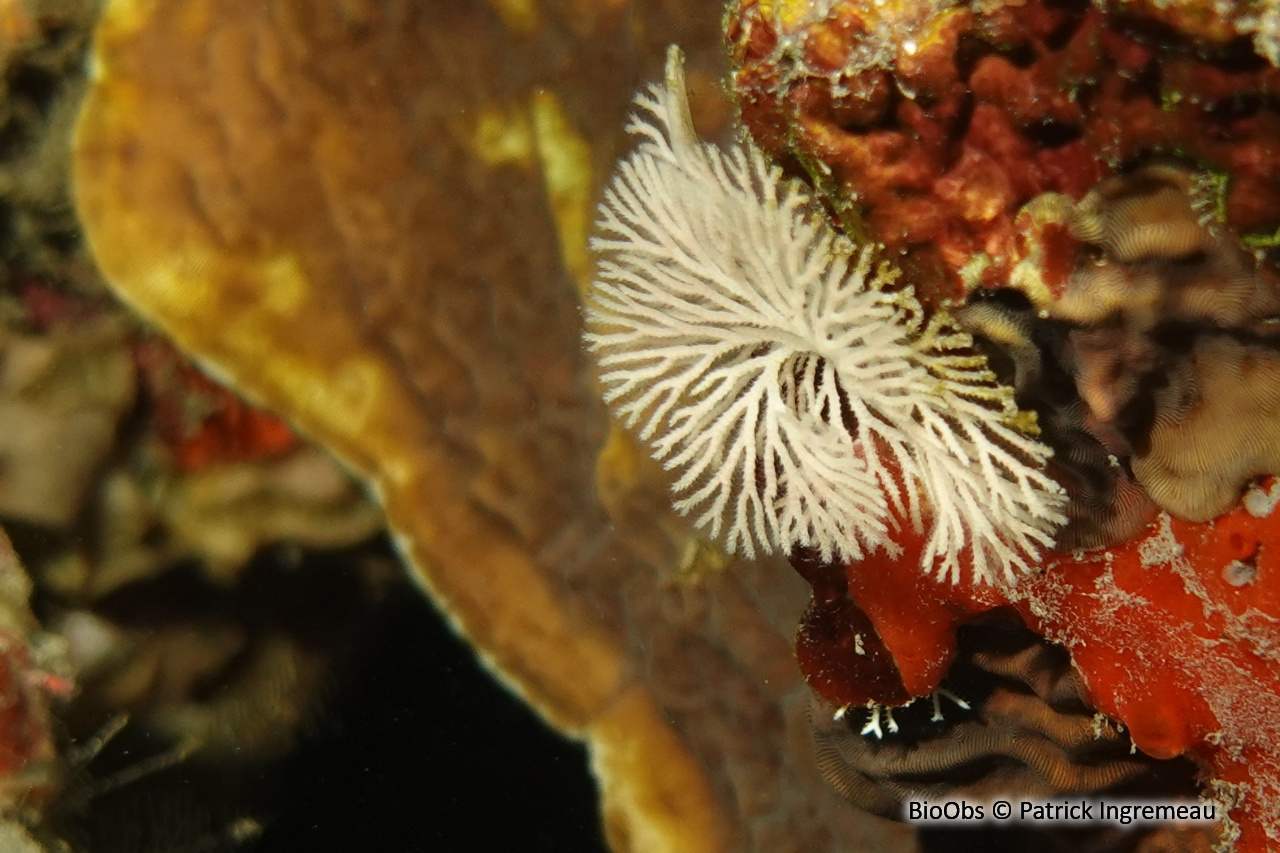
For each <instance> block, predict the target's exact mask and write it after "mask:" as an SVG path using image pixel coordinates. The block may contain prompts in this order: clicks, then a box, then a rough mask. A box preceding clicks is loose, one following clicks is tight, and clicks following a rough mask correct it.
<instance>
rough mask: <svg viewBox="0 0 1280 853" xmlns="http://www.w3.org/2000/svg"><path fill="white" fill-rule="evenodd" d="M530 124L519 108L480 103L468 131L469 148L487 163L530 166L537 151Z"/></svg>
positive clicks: (534, 160) (492, 164)
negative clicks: (471, 132) (473, 128)
mask: <svg viewBox="0 0 1280 853" xmlns="http://www.w3.org/2000/svg"><path fill="white" fill-rule="evenodd" d="M534 145H535V143H534V138H533V128H532V126H531V125H530V123H529V117H528V116H527V115H525V114H524V112H522V111H517V110H509V109H503V108H501V107H489V106H486V107H482V108H481V109H480V111H479V115H478V116H477V118H476V124H475V132H474V134H473V135H472V143H471V147H472V150H474V151H475V152H476V154H477V155H479V157H480V159H481V160H483V161H484V162H485V163H488V164H489V165H490V166H518V167H520V168H525V169H527V168H530V167H532V166H533V165H534V163H535V162H536V158H537V153H536V151H535V148H534Z"/></svg>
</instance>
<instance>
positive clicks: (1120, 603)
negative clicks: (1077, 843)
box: [798, 491, 1280, 851]
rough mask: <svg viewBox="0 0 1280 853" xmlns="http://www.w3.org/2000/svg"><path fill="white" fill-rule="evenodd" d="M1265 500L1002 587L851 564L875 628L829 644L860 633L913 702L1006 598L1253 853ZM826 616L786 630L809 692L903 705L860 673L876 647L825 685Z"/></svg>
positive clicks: (1274, 667)
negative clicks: (1206, 797)
mask: <svg viewBox="0 0 1280 853" xmlns="http://www.w3.org/2000/svg"><path fill="white" fill-rule="evenodd" d="M1260 495H1261V492H1260V491H1255V492H1254V493H1252V496H1253V497H1255V498H1258V497H1260ZM1265 503H1266V502H1265V501H1262V500H1258V501H1257V502H1256V503H1250V506H1251V507H1252V508H1253V510H1254V511H1255V512H1258V511H1259V509H1260V507H1259V504H1263V506H1262V507H1261V509H1262V510H1264V511H1265V512H1267V513H1268V514H1260V515H1253V514H1251V513H1250V511H1249V510H1247V509H1245V508H1243V507H1241V508H1239V509H1236V510H1233V511H1232V512H1230V513H1228V514H1226V515H1224V516H1221V517H1220V518H1217V519H1215V520H1214V521H1211V522H1207V523H1191V522H1185V521H1179V520H1177V519H1173V518H1170V517H1169V516H1168V515H1162V516H1161V518H1160V519H1159V521H1157V522H1156V523H1155V524H1153V525H1152V526H1151V528H1150V529H1149V531H1148V533H1147V535H1146V536H1143V537H1141V538H1139V539H1137V540H1135V541H1132V542H1129V543H1126V544H1125V545H1122V546H1118V547H1114V548H1111V549H1109V550H1107V551H1103V552H1096V553H1090V554H1087V555H1083V556H1060V557H1058V558H1056V559H1054V560H1052V561H1050V562H1049V563H1048V564H1046V566H1045V567H1044V569H1043V570H1042V571H1041V572H1039V573H1038V574H1036V575H1035V576H1033V577H1029V578H1026V579H1024V580H1022V581H1020V582H1019V583H1018V584H1017V585H1016V587H1014V588H1012V589H1005V590H1001V591H997V590H995V589H994V588H993V587H990V586H980V587H975V586H966V585H963V584H960V585H953V584H950V583H945V582H938V581H936V580H933V579H930V578H927V577H924V576H922V575H919V574H918V573H912V572H903V571H902V570H901V566H900V565H898V566H895V565H894V563H895V562H896V560H894V559H890V558H882V559H879V560H870V561H866V562H863V563H860V564H856V565H851V566H849V567H848V589H849V591H850V592H851V596H852V598H851V600H850V602H849V603H848V604H847V605H845V607H844V610H843V612H844V613H848V612H850V610H857V611H858V612H860V613H863V614H865V615H864V616H862V620H865V623H867V624H871V625H874V630H875V636H872V637H868V636H867V631H866V627H865V625H864V623H863V622H856V623H850V625H851V627H850V628H849V633H848V634H847V635H845V636H844V637H842V638H841V641H842V642H843V643H845V644H848V643H849V642H850V641H851V637H852V636H853V635H854V634H860V635H861V645H862V646H863V647H864V648H865V649H868V650H874V649H879V648H887V649H888V650H889V655H890V657H891V663H892V666H893V667H894V668H895V669H896V670H897V673H898V676H899V679H900V683H903V684H906V685H909V689H908V690H906V691H905V692H906V693H907V694H909V695H911V696H923V695H927V694H928V693H930V692H931V691H932V690H934V689H935V688H936V687H937V686H938V684H939V682H940V681H941V679H942V676H943V675H944V674H945V673H946V670H947V668H948V666H949V665H950V663H951V660H952V658H953V657H954V655H955V628H956V627H957V626H958V625H960V624H963V623H964V622H966V621H968V620H969V619H970V618H972V617H973V616H974V615H976V614H979V613H983V612H986V611H989V610H992V609H995V608H997V607H1002V606H1010V607H1012V608H1014V609H1015V610H1016V611H1017V613H1018V614H1019V615H1020V616H1021V617H1022V619H1023V620H1024V621H1025V622H1026V624H1027V625H1029V626H1030V627H1032V628H1033V629H1034V630H1036V631H1037V632H1038V633H1040V634H1042V635H1043V636H1045V637H1048V638H1050V639H1052V640H1054V641H1056V642H1058V643H1060V644H1062V645H1063V646H1065V647H1066V648H1067V649H1069V650H1070V652H1071V656H1072V660H1073V661H1074V663H1075V665H1076V667H1077V668H1078V670H1079V671H1080V672H1081V674H1082V675H1083V676H1084V679H1085V682H1086V683H1087V684H1088V687H1089V691H1090V696H1091V699H1092V701H1093V704H1094V705H1095V706H1096V707H1098V708H1099V709H1100V710H1101V711H1102V712H1104V713H1105V714H1107V715H1108V716H1110V717H1112V718H1114V719H1116V720H1119V721H1120V722H1122V723H1124V725H1125V726H1126V727H1127V728H1128V730H1129V733H1130V736H1131V737H1132V738H1133V742H1134V743H1135V744H1136V745H1137V747H1138V748H1139V749H1141V750H1143V751H1144V752H1146V753H1147V754H1149V755H1152V756H1155V757H1161V758H1171V757H1174V756H1177V755H1183V754H1191V755H1193V756H1195V757H1196V758H1197V759H1199V760H1200V761H1201V763H1202V764H1203V765H1204V766H1205V767H1206V768H1207V769H1208V770H1209V771H1210V773H1211V775H1212V779H1213V790H1212V791H1211V793H1213V794H1215V795H1217V796H1218V797H1219V798H1220V799H1221V800H1223V801H1224V802H1226V803H1235V804H1236V806H1235V808H1234V809H1233V810H1232V812H1231V817H1232V819H1233V820H1234V821H1235V822H1236V823H1237V824H1238V825H1239V830H1240V833H1241V834H1240V838H1239V841H1238V845H1237V848H1236V849H1237V850H1240V851H1250V850H1265V849H1267V845H1268V842H1269V841H1270V842H1275V841H1277V839H1280V754H1277V750H1276V744H1280V702H1278V701H1277V695H1276V693H1275V689H1274V685H1276V684H1280V528H1277V526H1276V524H1275V523H1274V520H1273V519H1271V518H1270V516H1269V512H1270V508H1269V507H1266V506H1265ZM807 574H809V575H810V576H812V573H811V572H810V573H807ZM890 577H892V578H894V579H897V578H899V577H902V578H903V582H902V583H888V582H886V581H887V579H888V578H890ZM828 597H832V594H831V593H828ZM855 600H856V602H857V605H856V606H855V605H853V601H855ZM823 612H824V607H823V605H822V604H820V603H819V604H815V605H814V606H812V607H811V609H810V611H809V614H808V616H807V618H806V620H805V622H804V624H803V625H802V628H801V631H800V634H799V639H798V646H799V648H800V649H801V653H800V662H801V665H802V666H803V667H804V668H805V670H806V674H807V675H808V676H809V679H810V683H811V684H812V685H813V686H814V687H815V689H818V690H819V692H821V693H822V694H823V695H824V696H825V697H826V698H828V699H829V700H830V701H833V702H835V703H836V704H838V705H857V704H864V703H866V702H868V701H875V702H881V703H885V704H902V700H901V699H900V698H898V697H899V696H900V694H899V693H898V692H897V691H896V690H893V689H889V690H883V689H882V684H881V683H880V682H877V681H873V680H871V679H870V677H869V675H868V673H870V672H872V671H874V670H875V669H880V670H884V669H886V668H887V667H888V666H889V663H890V661H886V660H884V659H883V658H877V657H876V655H875V654H874V652H872V653H871V654H869V655H868V656H867V657H866V660H867V661H868V667H869V668H868V669H865V670H863V671H862V672H857V673H856V674H855V675H854V677H852V678H850V677H849V676H850V673H851V672H855V671H854V670H853V668H852V667H850V666H849V665H848V664H845V665H843V666H842V667H841V668H840V669H839V673H840V674H843V675H845V680H843V681H839V680H838V679H836V678H835V675H836V672H833V671H832V670H831V669H829V668H828V667H829V665H830V662H831V658H830V657H822V656H819V655H817V654H815V652H814V651H813V649H812V647H813V646H815V645H822V646H826V647H828V648H832V647H834V648H839V647H840V643H832V642H831V638H832V635H833V634H834V629H833V628H832V626H831V625H830V624H825V625H824V626H823V627H822V629H821V631H822V633H821V635H819V634H818V633H817V632H815V628H814V624H815V616H817V615H818V614H822V613H823ZM832 681H835V682H836V686H835V687H834V688H831V687H827V686H826V685H827V684H828V683H829V682H832ZM877 688H880V692H877Z"/></svg>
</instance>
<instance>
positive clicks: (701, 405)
mask: <svg viewBox="0 0 1280 853" xmlns="http://www.w3.org/2000/svg"><path fill="white" fill-rule="evenodd" d="M687 98H688V96H687V94H686V92H685V85H684V71H683V60H682V57H681V55H680V52H679V51H678V49H676V48H672V49H671V52H670V54H669V56H668V60H667V79H666V85H665V86H661V85H654V86H653V87H651V88H650V89H649V90H648V92H646V93H643V94H641V95H640V96H639V97H638V98H637V99H636V103H637V104H638V106H639V107H640V112H639V113H638V114H637V115H635V116H633V118H632V119H631V121H630V123H629V125H628V130H629V131H630V132H631V133H633V134H635V135H636V136H638V137H640V139H641V142H640V145H639V146H638V148H637V149H636V150H635V151H634V152H632V154H631V155H630V156H628V157H627V158H626V159H625V160H623V161H622V163H621V164H620V166H619V168H618V170H617V173H616V174H615V175H614V177H613V180H612V181H611V183H610V184H609V187H608V189H607V190H606V192H605V195H604V201H603V202H602V204H601V206H600V210H599V219H598V221H597V230H598V236H597V237H596V238H595V239H594V240H593V241H592V248H593V249H594V251H595V253H596V256H597V258H598V267H597V271H596V280H595V283H594V288H593V291H592V294H591V297H590V299H589V300H588V306H587V310H586V315H587V328H588V332H587V335H586V342H587V345H588V347H589V348H590V349H591V351H592V352H593V353H594V354H595V357H596V359H597V361H598V363H599V366H600V371H601V376H602V379H603V382H604V385H605V388H606V392H605V399H606V401H607V402H608V403H609V404H610V405H611V406H612V408H613V410H614V411H615V412H616V413H617V415H618V416H619V417H620V418H621V419H622V420H623V421H624V422H625V423H626V424H627V425H628V426H630V427H632V428H635V429H637V430H638V431H639V435H640V437H641V438H642V439H643V440H644V441H646V442H648V444H649V445H650V447H651V449H652V451H653V453H654V455H655V456H656V457H657V458H658V459H659V460H660V461H661V462H662V463H663V464H664V465H665V466H666V467H667V468H669V469H672V470H674V471H675V472H676V473H677V477H678V479H677V480H676V483H675V486H674V490H675V492H676V497H677V501H676V506H677V508H678V509H679V510H680V511H681V512H684V513H686V514H690V515H692V516H693V517H694V519H695V523H696V525H697V526H698V528H699V529H701V530H703V531H705V532H706V533H707V534H708V535H710V536H711V537H713V538H716V539H718V540H719V541H721V542H722V543H723V544H724V546H725V547H726V548H727V549H728V550H729V551H730V552H731V553H732V552H741V553H744V554H746V555H747V556H754V555H755V554H756V553H757V552H760V551H762V552H766V553H767V552H772V551H774V550H776V549H780V550H783V551H789V550H790V549H792V548H794V547H797V546H803V547H808V548H813V549H815V550H816V551H818V552H819V553H820V554H821V555H822V557H823V558H824V559H828V560H830V559H834V558H837V557H842V558H848V559H859V558H861V557H862V556H863V554H864V553H866V552H867V551H868V550H872V549H876V548H882V547H895V546H893V536H894V534H895V532H898V531H899V530H900V528H901V527H902V526H903V525H906V524H909V525H912V526H913V527H915V528H916V529H917V530H922V529H923V526H924V525H925V524H928V527H929V534H928V541H927V545H926V548H925V551H924V554H923V557H922V568H923V569H924V570H926V571H935V570H936V571H937V572H938V573H939V574H941V575H944V576H948V577H950V578H951V579H952V580H953V581H954V580H957V579H958V578H959V577H960V574H961V571H962V566H963V565H965V563H966V562H967V563H968V565H970V566H971V567H972V571H973V572H974V573H975V576H976V577H977V578H979V579H983V580H991V579H994V578H995V577H996V576H997V573H1001V574H1003V575H1004V576H1006V577H1012V576H1013V574H1014V573H1016V572H1017V571H1019V570H1025V569H1027V568H1028V567H1029V565H1030V564H1031V561H1033V560H1034V559H1035V558H1036V557H1037V555H1038V552H1039V549H1040V548H1042V547H1044V546H1046V545H1049V544H1051V542H1052V534H1053V531H1054V530H1055V529H1056V528H1057V527H1058V526H1059V525H1061V524H1062V523H1063V522H1064V521H1065V518H1064V517H1063V515H1062V507H1063V503H1064V501H1065V496H1064V494H1063V492H1062V489H1061V487H1060V486H1059V485H1058V484H1057V483H1056V482H1055V481H1054V480H1052V479H1051V478H1050V477H1048V476H1047V475H1046V474H1045V473H1044V464H1045V462H1046V460H1047V459H1048V457H1049V456H1050V450H1049V449H1048V448H1046V447H1045V446H1044V445H1042V444H1040V443H1039V442H1038V441H1036V440H1034V439H1033V438H1031V437H1029V436H1028V435H1026V434H1025V433H1023V432H1021V431H1020V430H1019V429H1017V428H1016V427H1015V426H1014V425H1013V423H1014V419H1015V416H1016V415H1017V414H1018V412H1017V408H1016V406H1015V405H1014V402H1013V398H1012V392H1011V391H1010V390H1009V389H1007V388H1004V387H1001V386H999V385H998V384H996V382H995V379H994V377H993V375H992V374H991V372H990V371H989V370H988V368H987V365H986V361H985V359H983V358H982V357H980V356H976V355H974V354H973V350H972V348H971V340H970V338H969V336H968V335H966V334H964V333H962V332H960V331H958V330H956V329H955V328H954V327H953V326H951V325H949V324H948V323H947V322H946V321H945V319H943V318H935V319H934V320H933V321H932V322H928V323H926V322H925V321H924V319H923V316H924V315H923V312H922V310H921V307H920V305H919V303H918V302H917V301H916V299H915V296H914V293H913V291H912V289H911V288H910V287H905V288H894V287H893V286H892V285H893V280H894V278H896V276H897V273H896V271H894V270H893V269H891V268H890V266H889V264H888V263H887V262H883V261H881V262H879V263H877V262H876V261H875V260H874V255H875V247H872V246H863V247H857V246H854V245H853V244H852V243H851V242H850V241H849V240H848V239H846V238H845V237H843V236H841V235H840V234H838V233H837V232H836V231H835V229H834V228H833V227H832V226H831V225H830V224H829V223H828V222H827V220H826V219H825V218H824V217H823V215H822V213H821V211H819V210H818V209H817V208H816V206H815V205H814V204H813V202H812V201H811V199H810V197H809V195H808V194H807V193H806V192H805V190H804V188H803V187H802V186H801V185H800V184H798V183H796V182H794V181H789V180H784V179H783V178H782V176H781V173H780V171H779V170H778V169H777V168H775V167H772V166H770V165H769V164H768V163H766V162H765V160H764V158H763V157H762V156H761V154H760V152H759V151H758V150H757V149H756V148H755V146H754V145H753V144H752V143H751V142H749V141H747V142H744V143H743V144H741V145H732V146H729V147H727V148H724V149H720V148H715V147H712V146H709V145H705V144H703V143H701V142H699V140H698V139H697V137H696V135H695V133H694V130H693V125H692V122H691V120H690V117H689V106H688V100H687ZM966 556H967V560H966V559H965V557H966Z"/></svg>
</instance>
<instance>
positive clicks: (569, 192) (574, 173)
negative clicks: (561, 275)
mask: <svg viewBox="0 0 1280 853" xmlns="http://www.w3.org/2000/svg"><path fill="white" fill-rule="evenodd" d="M531 106H532V113H533V127H534V131H535V133H536V138H537V142H538V156H539V158H540V159H541V161H542V179H543V181H544V182H545V184H546V187H547V196H548V197H549V198H550V201H551V214H552V216H553V217H555V223H556V230H557V231H558V232H559V235H560V251H561V254H562V256H563V258H564V264H565V266H566V267H568V268H569V272H570V274H571V275H572V276H573V280H574V281H575V282H576V283H577V285H578V290H579V291H581V292H582V293H586V291H587V290H588V288H589V287H590V277H591V255H590V253H589V252H588V251H587V234H588V232H589V230H590V228H591V213H592V201H593V200H594V198H595V166H594V164H593V163H592V158H591V147H590V146H589V145H588V144H587V142H586V140H584V139H583V138H582V136H581V135H580V134H579V133H578V132H577V131H575V130H574V128H573V125H572V124H571V123H570V121H569V118H568V116H566V115H565V112H564V107H562V106H561V104H560V101H559V100H558V99H557V98H556V96H555V94H554V93H553V92H538V93H537V94H536V95H534V97H533V102H532V105H531Z"/></svg>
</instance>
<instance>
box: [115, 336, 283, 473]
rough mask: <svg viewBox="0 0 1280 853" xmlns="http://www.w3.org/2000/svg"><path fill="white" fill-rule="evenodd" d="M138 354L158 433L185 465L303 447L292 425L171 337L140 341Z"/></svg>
mask: <svg viewBox="0 0 1280 853" xmlns="http://www.w3.org/2000/svg"><path fill="white" fill-rule="evenodd" d="M135 358H136V360H137V362H138V367H139V370H140V371H141V374H142V378H143V381H144V385H145V387H146V388H147V389H148V391H149V393H150V397H151V401H152V405H153V407H154V409H153V422H154V425H155V429H156V433H157V435H158V437H159V438H160V441H161V443H162V444H163V445H164V446H166V447H167V448H169V449H170V451H171V452H172V453H173V458H174V461H175V463H176V464H177V466H178V468H179V469H180V470H183V471H199V470H201V469H204V468H206V467H208V466H209V465H213V464H218V463H231V462H254V461H259V460H263V459H273V458H276V457H279V456H283V455H284V454H286V453H288V452H289V451H290V450H293V449H294V448H295V447H297V446H298V438H297V436H296V435H295V434H294V432H293V430H292V429H290V428H289V425H288V424H286V423H285V422H284V421H282V420H280V419H279V418H277V417H276V416H275V415H272V414H270V413H269V412H265V411H263V410H262V409H259V408H257V407H255V406H252V405H250V404H249V403H246V402H245V401H244V400H242V399H240V397H238V396H236V395H235V394H233V393H232V392H231V391H228V390H227V389H225V388H223V387H222V386H220V385H218V384H217V383H215V382H214V381H213V380H211V379H209V378H208V377H207V376H205V375H204V374H203V373H201V372H200V371H199V370H197V369H196V368H195V367H193V366H192V365H191V364H190V363H189V362H187V361H186V360H185V359H183V358H182V356H180V355H179V354H178V353H177V351H176V350H174V349H173V347H172V346H171V345H170V344H168V343H167V342H165V341H162V340H160V339H158V338H151V339H148V340H144V341H141V342H139V344H138V345H137V347H136V348H135Z"/></svg>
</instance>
